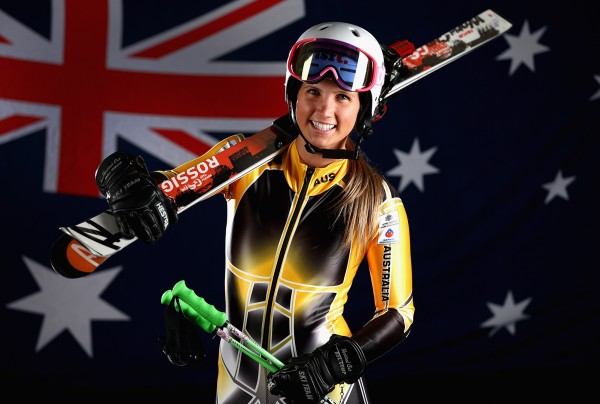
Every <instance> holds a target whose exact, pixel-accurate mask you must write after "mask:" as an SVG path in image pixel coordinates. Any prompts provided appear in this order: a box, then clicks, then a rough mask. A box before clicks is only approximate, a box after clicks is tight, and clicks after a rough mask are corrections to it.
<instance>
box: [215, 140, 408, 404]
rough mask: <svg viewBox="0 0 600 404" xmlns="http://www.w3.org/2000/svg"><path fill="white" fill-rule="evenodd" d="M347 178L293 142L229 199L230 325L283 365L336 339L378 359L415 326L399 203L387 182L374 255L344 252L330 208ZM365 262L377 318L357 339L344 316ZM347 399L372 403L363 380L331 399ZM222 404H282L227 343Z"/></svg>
mask: <svg viewBox="0 0 600 404" xmlns="http://www.w3.org/2000/svg"><path fill="white" fill-rule="evenodd" d="M347 175H348V161H347V160H339V161H336V162H334V163H332V164H330V165H328V166H327V167H324V168H310V167H308V166H306V165H305V164H303V163H302V162H301V161H300V158H299V155H298V151H297V149H296V144H295V142H292V143H291V144H290V145H289V146H288V148H287V150H285V151H284V152H283V153H282V154H280V155H279V156H278V157H277V158H276V159H275V160H273V161H272V162H270V163H268V164H266V165H263V166H262V167H260V168H257V169H255V170H254V171H252V172H251V173H249V174H248V175H246V176H244V177H243V178H241V179H240V180H238V181H237V182H235V183H233V184H231V185H230V186H229V187H228V188H226V189H225V190H224V191H223V195H224V196H225V199H226V200H227V211H228V213H227V230H226V239H227V243H226V265H227V268H226V278H225V285H226V288H225V292H226V299H225V300H226V313H227V318H228V319H229V321H230V322H231V324H233V325H235V326H236V327H238V328H240V329H242V330H244V331H245V332H246V333H247V334H248V335H249V336H250V337H252V338H253V339H254V340H255V341H258V342H259V343H261V344H262V345H263V347H265V348H266V349H268V350H269V351H270V352H272V353H273V354H274V355H275V356H277V357H278V358H279V359H280V360H281V361H283V362H284V363H285V362H286V361H287V359H288V358H289V357H291V356H299V355H301V354H304V353H309V352H312V351H313V350H314V349H315V348H316V347H318V346H320V345H322V344H324V343H326V342H327V341H328V340H329V336H330V335H331V334H334V333H335V334H341V335H347V336H350V335H352V336H353V338H354V339H355V340H357V341H358V342H359V344H360V345H361V347H362V348H363V350H364V352H365V354H366V356H367V360H368V361H372V360H374V359H375V358H377V357H379V356H381V355H382V354H384V353H385V352H387V351H389V350H390V349H391V348H393V347H394V346H395V345H397V344H398V343H400V342H401V341H402V340H403V339H404V338H405V337H406V335H407V334H408V332H409V330H410V327H411V325H412V322H413V313H414V306H413V297H412V269H411V259H410V241H409V229H408V222H407V217H406V212H405V209H404V206H403V204H402V201H401V200H400V198H399V197H398V195H397V194H396V192H395V190H394V189H393V188H391V187H390V186H389V185H388V184H387V183H382V186H381V192H382V193H384V194H385V197H384V202H383V203H382V204H381V206H380V207H379V229H378V231H377V232H376V233H375V234H366V235H365V237H368V238H369V239H370V243H369V247H368V250H367V251H357V249H356V248H355V247H352V248H348V247H345V246H344V243H343V235H344V232H345V228H344V226H345V224H344V223H343V221H341V220H338V221H335V220H334V219H335V217H336V213H337V212H336V211H335V210H334V208H333V204H334V202H335V201H336V200H337V199H338V198H339V196H340V193H341V192H342V190H343V188H344V186H345V182H344V179H345V178H344V177H345V176H347ZM365 258H366V260H367V262H368V268H369V271H370V278H371V282H372V287H373V297H372V298H373V299H374V312H375V315H374V317H373V319H372V320H370V321H369V322H368V323H367V324H366V325H365V326H364V327H362V328H361V329H360V330H357V331H354V332H353V330H350V329H349V326H348V324H347V323H346V320H345V319H344V317H343V312H344V304H345V303H346V300H347V298H348V292H349V290H350V286H351V285H352V281H353V279H354V276H355V274H356V272H357V270H358V268H359V265H360V264H361V262H362V261H363V260H364V259H365ZM356 297H358V296H356ZM366 298H367V297H365V299H366ZM369 298H371V297H369ZM365 301H366V300H365ZM342 391H343V392H342ZM340 394H342V401H341V402H348V403H366V402H368V398H367V396H366V392H365V389H364V385H363V381H362V379H361V380H359V381H358V382H356V383H354V384H352V385H349V386H348V385H344V386H337V387H336V389H335V390H334V391H333V392H332V393H330V394H329V397H330V398H331V399H333V400H334V401H335V402H336V403H340ZM217 402H219V403H232V404H238V403H258V402H260V403H266V402H268V403H275V402H277V397H275V396H272V395H270V394H269V392H268V388H267V386H266V371H265V370H264V369H263V368H261V367H259V365H258V364H257V363H255V362H254V361H252V360H251V359H250V358H248V357H247V356H244V355H242V354H241V353H240V351H238V350H237V349H235V348H234V347H232V346H231V345H229V344H228V343H226V342H224V341H221V344H220V351H219V375H218V382H217Z"/></svg>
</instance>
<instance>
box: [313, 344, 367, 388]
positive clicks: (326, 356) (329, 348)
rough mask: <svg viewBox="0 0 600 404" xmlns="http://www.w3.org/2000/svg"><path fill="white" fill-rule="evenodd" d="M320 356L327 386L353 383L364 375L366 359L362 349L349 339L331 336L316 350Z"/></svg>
mask: <svg viewBox="0 0 600 404" xmlns="http://www.w3.org/2000/svg"><path fill="white" fill-rule="evenodd" d="M317 351H318V352H319V354H320V355H322V358H323V359H322V361H320V362H321V364H324V365H325V366H322V368H327V369H322V370H323V372H322V375H323V378H324V379H325V380H326V381H327V383H329V384H337V383H340V382H345V383H354V382H355V381H357V380H358V378H359V377H360V376H361V375H362V374H363V373H364V371H365V368H366V366H367V358H366V357H365V354H364V353H363V351H362V349H361V348H360V346H359V345H358V343H356V341H354V340H353V339H352V338H350V337H345V336H343V335H336V334H334V335H332V336H331V338H330V339H329V341H328V342H327V343H326V344H325V345H323V346H321V347H319V348H317Z"/></svg>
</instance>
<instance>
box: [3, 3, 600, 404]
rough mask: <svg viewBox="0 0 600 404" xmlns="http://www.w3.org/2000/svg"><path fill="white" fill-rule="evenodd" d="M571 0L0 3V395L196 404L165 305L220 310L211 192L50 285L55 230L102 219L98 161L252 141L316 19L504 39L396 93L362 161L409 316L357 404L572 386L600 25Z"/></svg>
mask: <svg viewBox="0 0 600 404" xmlns="http://www.w3.org/2000/svg"><path fill="white" fill-rule="evenodd" d="M576 3H578V1H577V0H576V1H574V2H569V3H561V2H558V3H556V2H554V4H553V2H546V1H537V0H536V1H516V0H508V1H506V0H505V1H499V0H492V1H486V2H481V1H467V0H454V1H450V2H448V1H441V0H424V1H412V2H401V1H392V0H379V1H348V0H345V1H326V0H305V1H302V0H254V1H250V0H236V1H214V0H211V1H209V0H189V1H184V0H85V1H84V0H79V1H78V0H0V173H2V184H3V190H2V198H1V199H0V212H2V222H3V225H2V234H3V235H2V239H1V242H0V243H1V244H0V249H1V255H0V257H1V261H0V265H1V269H2V271H1V279H2V282H1V290H2V294H1V299H2V307H1V309H0V311H1V314H2V323H1V324H2V331H1V333H0V341H1V342H2V344H1V348H2V351H1V352H0V360H1V364H2V367H1V369H2V381H3V385H4V386H5V387H4V388H3V390H4V391H11V390H14V391H15V392H20V394H27V393H29V392H31V393H38V394H39V393H40V392H47V393H48V394H51V393H57V397H61V398H66V397H72V396H69V395H68V393H71V392H77V394H78V395H77V397H79V399H80V400H87V399H88V398H97V397H100V396H101V394H106V395H108V394H114V395H115V397H123V394H126V393H128V392H131V393H136V394H138V397H144V394H146V397H160V395H161V394H164V396H165V397H171V398H172V399H176V397H177V395H178V394H186V395H190V397H191V398H192V399H194V400H195V402H201V403H204V402H206V403H210V402H212V400H213V397H214V389H215V383H216V373H217V347H218V341H219V340H218V338H216V337H213V336H212V335H208V334H206V333H203V332H202V331H201V330H200V329H198V331H199V332H202V333H203V334H201V338H202V341H203V347H204V349H205V352H206V358H205V360H204V361H202V362H200V363H197V364H190V365H188V366H181V367H179V366H175V365H173V364H171V363H170V362H169V361H168V359H167V357H166V356H165V355H164V354H163V352H162V344H161V342H160V341H159V336H160V335H162V334H163V333H164V332H165V323H164V318H163V315H164V310H165V306H164V305H162V304H161V303H160V298H161V295H162V293H163V292H164V291H165V290H167V289H170V288H172V287H173V285H174V284H175V283H176V282H177V281H179V280H185V281H186V284H187V285H188V286H189V287H190V288H192V289H194V290H195V291H196V293H197V294H198V295H200V296H203V297H204V298H205V299H206V301H207V302H209V303H211V304H213V305H214V306H215V307H217V308H219V309H221V310H224V237H225V215H226V206H225V202H224V200H223V198H222V197H220V196H216V197H213V198H210V199H208V200H207V201H204V202H201V203H199V204H197V205H195V206H194V207H193V208H191V209H189V210H188V211H186V212H185V213H183V214H182V215H181V216H180V220H179V222H178V223H176V224H175V225H173V226H172V227H171V228H170V229H169V230H168V231H167V233H166V234H165V236H164V238H163V239H161V240H160V241H159V242H158V243H156V244H155V245H152V246H148V245H146V244H144V243H141V242H136V243H134V244H132V245H131V246H130V247H128V248H127V249H126V250H125V251H123V252H121V253H119V254H117V255H116V256H114V257H112V258H110V260H109V261H107V262H106V263H105V264H104V265H103V268H101V269H99V270H98V271H97V272H95V273H93V274H91V275H89V276H87V277H84V278H80V279H66V278H62V277H60V276H58V275H57V274H56V273H55V272H54V271H53V270H52V268H51V266H50V262H49V250H50V247H51V245H52V243H53V242H54V240H55V239H56V238H57V237H58V236H59V235H60V231H59V227H60V226H67V225H74V224H77V223H79V222H81V221H83V220H84V219H87V218H89V217H92V216H95V215H96V214H98V213H100V212H101V211H103V210H105V209H106V208H107V205H106V202H105V200H104V199H102V198H100V197H99V195H98V191H97V189H96V186H95V181H94V171H95V169H96V167H97V166H98V164H99V163H100V161H101V159H102V158H103V156H106V155H108V154H110V153H111V152H113V151H115V150H124V151H130V152H132V153H136V154H139V155H141V156H143V158H144V159H145V161H146V163H147V165H148V166H149V168H150V169H151V170H153V169H165V168H171V167H174V166H176V165H179V164H181V163H183V162H186V161H188V160H191V159H192V158H194V157H195V156H198V155H200V154H202V153H203V152H204V151H206V150H207V149H208V148H209V147H210V146H211V145H213V144H215V143H216V142H217V141H219V140H220V139H223V138H225V137H226V136H228V135H230V134H233V133H244V134H246V135H250V134H252V133H255V132H257V131H259V130H260V129H263V128H264V127H266V126H268V125H269V124H270V123H271V122H272V121H273V120H274V119H275V118H277V117H279V116H280V115H282V114H284V113H285V112H286V106H285V103H284V84H283V83H284V75H285V60H286V57H287V53H288V50H289V48H290V47H291V45H292V44H293V43H294V42H295V40H296V39H297V38H298V36H299V35H300V34H301V33H302V32H303V31H304V30H305V29H306V28H308V27H310V26H312V25H314V24H317V23H319V22H324V21H346V22H352V23H354V24H357V25H359V26H362V27H363V28H365V29H367V30H368V31H370V32H371V33H373V34H374V35H375V36H376V37H377V38H378V40H379V41H380V42H381V43H386V44H392V43H394V42H396V41H398V40H403V39H406V40H409V41H410V42H412V43H413V44H414V45H415V47H418V46H420V45H423V44H425V43H427V42H429V41H430V40H432V39H434V38H436V37H438V36H440V35H442V34H443V33H445V32H447V31H449V30H451V29H452V28H454V27H456V26H458V25H460V24H461V23H463V22H465V21H467V20H468V19H470V18H472V17H474V16H476V15H478V14H479V13H481V12H483V11H485V10H486V9H488V8H489V9H492V10H494V11H495V12H497V13H498V14H500V15H501V16H503V17H504V18H506V19H507V20H509V21H510V22H511V23H512V24H513V26H512V27H511V29H510V30H509V31H508V32H506V33H505V34H504V35H502V36H501V37H499V38H496V39H494V40H492V41H491V42H489V43H488V44H485V45H483V46H482V47H480V48H478V49H476V50H474V51H473V52H472V53H469V54H467V55H465V56H464V57H462V58H460V59H458V60H456V61H455V62H452V63H450V64H449V65H447V66H445V67H443V68H441V69H440V70H438V71H436V72H434V73H432V74H430V75H428V76H427V77H425V78H423V79H422V80H419V81H417V82H415V83H413V84H411V85H410V86H408V87H406V88H405V89H404V90H402V91H400V92H398V93H397V94H396V95H394V97H393V98H392V99H390V101H389V102H388V111H387V114H386V115H385V117H384V118H383V119H382V120H381V121H379V122H377V123H376V124H375V125H374V134H373V136H372V137H370V138H369V139H367V140H366V141H365V143H364V150H365V152H366V153H367V155H368V156H369V157H370V158H371V160H373V163H374V164H375V166H376V167H377V168H378V169H379V170H380V171H381V172H382V173H383V174H385V175H386V176H387V177H388V178H389V180H390V181H391V183H392V184H393V185H394V186H395V187H397V189H398V191H400V195H401V197H402V199H403V201H404V204H405V206H406V210H407V213H408V217H409V223H410V230H411V241H412V262H413V276H414V279H413V282H414V285H413V286H414V301H415V307H416V312H415V321H414V328H413V331H412V333H411V334H410V336H409V337H408V338H407V339H406V340H405V341H404V342H403V343H402V344H401V345H399V346H397V347H396V348H394V349H393V350H392V351H390V352H389V353H388V354H387V355H386V356H384V357H382V358H380V359H378V360H377V361H375V362H373V363H372V364H371V365H370V366H369V367H368V369H367V372H366V377H367V382H368V383H369V387H370V391H371V394H372V396H373V399H374V400H375V402H386V401H388V400H390V399H393V401H396V399H398V400H399V401H402V399H404V398H409V397H410V398H415V399H426V398H428V397H429V398H433V397H439V398H444V399H446V398H449V397H452V398H455V399H459V400H464V399H467V398H472V399H473V400H474V401H475V400H477V401H483V402H485V401H487V400H490V399H495V398H498V397H499V396H501V395H503V394H504V395H506V397H508V398H511V399H512V398H518V397H519V396H521V397H522V395H523V394H526V393H527V394H530V395H531V397H543V396H544V395H546V396H548V397H554V395H555V394H556V393H558V392H563V393H568V394H570V395H576V394H579V393H581V392H583V391H585V390H586V388H587V389H588V390H590V391H591V387H592V385H593V383H594V382H593V378H592V376H593V374H594V372H597V371H598V370H599V366H598V361H599V360H600V355H599V352H600V350H599V348H598V346H599V345H600V286H599V283H600V275H599V274H600V265H599V264H600V260H599V259H598V256H599V255H598V253H599V252H598V250H597V249H598V248H599V241H600V238H599V236H598V229H599V228H600V221H599V220H598V219H599V214H598V212H599V208H598V201H597V200H596V199H595V198H596V197H597V196H598V187H599V185H600V182H599V181H600V170H599V163H598V161H599V160H600V58H599V56H598V51H599V49H598V44H599V41H600V28H599V25H598V18H597V17H598V15H597V14H596V15H595V13H594V12H593V11H592V10H591V9H589V7H588V6H584V5H583V4H581V5H577V4H576ZM345 315H346V317H347V319H348V321H349V322H350V325H351V326H352V328H354V329H356V328H358V327H360V326H361V325H362V324H364V323H365V322H366V321H368V320H369V318H370V317H371V316H372V315H373V304H372V295H371V290H370V280H369V276H368V271H367V269H366V267H365V268H364V269H362V270H361V271H359V274H358V277H357V280H356V283H355V285H354V286H353V287H352V289H351V291H350V295H349V302H348V305H347V308H346V312H345ZM7 389H8V390H7ZM86 393H89V395H85V394H86Z"/></svg>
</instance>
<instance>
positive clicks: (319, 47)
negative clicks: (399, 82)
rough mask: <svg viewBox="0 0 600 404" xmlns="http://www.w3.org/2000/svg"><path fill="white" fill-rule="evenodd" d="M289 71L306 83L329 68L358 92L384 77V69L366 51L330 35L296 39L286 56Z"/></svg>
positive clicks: (346, 87) (339, 80)
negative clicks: (323, 37)
mask: <svg viewBox="0 0 600 404" xmlns="http://www.w3.org/2000/svg"><path fill="white" fill-rule="evenodd" d="M288 71H289V72H290V74H291V75H292V76H293V77H295V78H296V79H298V80H301V81H305V82H308V83H314V82H317V81H319V80H321V79H322V78H323V76H324V75H325V74H326V73H327V72H331V73H332V75H333V76H334V78H335V80H336V82H337V84H338V85H339V86H340V87H341V88H343V89H344V90H348V91H359V92H360V91H368V90H370V89H371V88H373V86H375V85H376V84H382V83H383V78H384V77H383V76H384V71H383V70H382V69H379V68H378V67H377V62H376V61H375V59H373V57H371V56H370V55H369V54H368V53H366V52H364V51H362V50H360V49H358V48H356V47H354V46H352V45H349V44H347V43H345V42H340V41H336V40H332V39H314V38H313V39H305V40H302V41H299V42H297V43H296V44H295V45H294V47H293V48H292V52H291V54H290V57H289V59H288Z"/></svg>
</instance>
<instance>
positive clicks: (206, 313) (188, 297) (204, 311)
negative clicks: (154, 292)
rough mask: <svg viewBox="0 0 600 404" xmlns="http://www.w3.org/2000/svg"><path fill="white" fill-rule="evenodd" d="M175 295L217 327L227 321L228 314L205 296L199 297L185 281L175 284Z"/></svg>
mask: <svg viewBox="0 0 600 404" xmlns="http://www.w3.org/2000/svg"><path fill="white" fill-rule="evenodd" d="M172 291H173V296H177V297H178V298H179V299H181V300H183V301H184V302H185V303H187V304H188V305H189V306H190V307H191V308H192V309H194V310H195V311H196V313H198V314H199V315H200V316H202V317H204V318H205V319H206V320H208V321H210V322H211V323H212V324H214V325H216V326H217V327H222V326H223V325H224V324H225V323H226V322H227V315H226V314H225V313H223V312H222V311H219V310H217V309H216V308H215V306H213V305H212V304H208V303H206V300H204V298H202V297H199V296H197V295H196V293H194V291H193V290H192V289H190V288H188V287H187V286H186V285H185V281H183V280H181V281H179V282H177V283H176V284H175V286H174V287H173V289H172Z"/></svg>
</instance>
